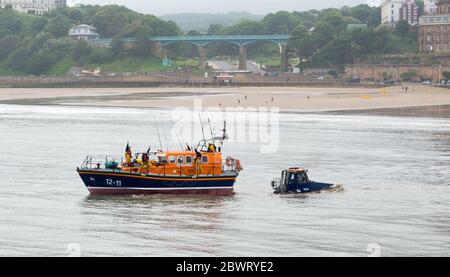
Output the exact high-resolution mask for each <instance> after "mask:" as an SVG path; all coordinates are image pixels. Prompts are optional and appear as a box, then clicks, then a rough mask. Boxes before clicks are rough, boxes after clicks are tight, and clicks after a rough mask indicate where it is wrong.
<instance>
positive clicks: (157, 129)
mask: <svg viewBox="0 0 450 277" xmlns="http://www.w3.org/2000/svg"><path fill="white" fill-rule="evenodd" d="M155 124H156V131H157V132H158V139H159V147H160V148H159V149H160V151H163V149H162V143H161V134H160V133H159V127H158V123H157V122H156V121H155Z"/></svg>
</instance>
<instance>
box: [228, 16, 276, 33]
mask: <svg viewBox="0 0 450 277" xmlns="http://www.w3.org/2000/svg"><path fill="white" fill-rule="evenodd" d="M221 34H222V35H264V34H267V31H266V27H265V26H264V24H263V23H261V22H259V21H254V20H248V19H244V20H241V21H239V22H238V23H236V24H235V25H233V26H230V27H227V28H225V29H223V30H222V31H221Z"/></svg>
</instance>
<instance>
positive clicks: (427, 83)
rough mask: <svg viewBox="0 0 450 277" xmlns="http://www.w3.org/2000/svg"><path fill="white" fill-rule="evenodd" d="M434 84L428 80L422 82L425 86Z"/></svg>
mask: <svg viewBox="0 0 450 277" xmlns="http://www.w3.org/2000/svg"><path fill="white" fill-rule="evenodd" d="M431 84H432V82H431V80H426V81H423V82H422V85H424V86H430V85H431Z"/></svg>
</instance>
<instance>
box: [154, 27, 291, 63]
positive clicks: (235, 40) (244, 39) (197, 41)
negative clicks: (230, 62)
mask: <svg viewBox="0 0 450 277" xmlns="http://www.w3.org/2000/svg"><path fill="white" fill-rule="evenodd" d="M288 39H289V36H288V35H238V36H176V37H152V38H150V39H149V40H150V41H153V42H157V43H159V44H160V45H161V46H162V47H163V48H164V47H167V46H168V45H171V44H174V43H177V42H188V43H191V44H194V45H195V46H197V47H198V51H199V58H200V67H201V68H205V67H206V49H205V47H206V46H208V45H210V44H212V43H214V42H228V43H231V44H234V45H236V46H238V47H239V69H240V70H247V48H248V46H249V45H251V44H253V43H256V42H271V43H275V44H278V45H279V47H280V54H281V60H282V65H285V64H287V59H286V56H287V54H286V53H285V52H286V51H285V50H286V49H285V48H286V47H285V45H286V44H287V41H288Z"/></svg>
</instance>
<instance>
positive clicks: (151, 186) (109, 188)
mask: <svg viewBox="0 0 450 277" xmlns="http://www.w3.org/2000/svg"><path fill="white" fill-rule="evenodd" d="M78 173H79V175H80V177H81V179H82V180H83V182H84V184H85V185H86V188H87V189H88V190H89V192H90V193H91V194H98V195H124V194H125V195H127V194H128V195H129V194H161V193H162V194H166V193H173V194H212V195H230V194H233V193H234V191H233V186H234V183H235V181H236V177H237V176H199V177H196V178H193V177H189V176H159V175H158V176H156V175H139V174H132V173H123V172H118V171H116V172H105V171H83V170H78Z"/></svg>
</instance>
